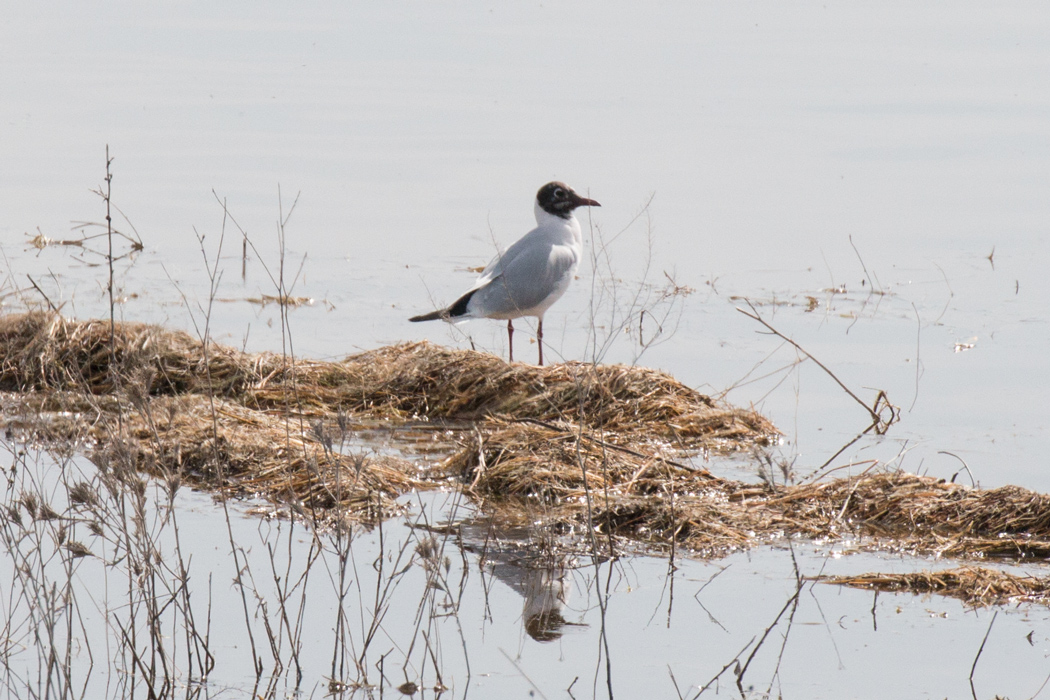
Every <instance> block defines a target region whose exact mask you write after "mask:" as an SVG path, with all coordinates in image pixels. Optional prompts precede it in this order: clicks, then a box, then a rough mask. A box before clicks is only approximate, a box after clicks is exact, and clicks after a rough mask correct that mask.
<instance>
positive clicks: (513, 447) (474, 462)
mask: <svg viewBox="0 0 1050 700" xmlns="http://www.w3.org/2000/svg"><path fill="white" fill-rule="evenodd" d="M443 466H444V468H445V469H446V470H448V472H449V473H451V474H453V475H455V476H457V477H458V478H460V479H461V480H462V481H463V482H464V483H465V484H468V485H469V488H470V489H471V491H472V493H474V494H475V495H476V496H478V497H479V498H483V499H485V500H486V502H487V503H488V505H489V506H491V507H494V508H501V509H504V510H515V509H525V510H528V509H535V507H536V506H537V505H542V506H544V507H545V508H547V509H548V517H551V518H563V519H565V520H566V521H567V522H570V521H571V522H573V523H574V524H582V522H583V521H582V518H584V517H585V516H586V515H587V514H588V512H589V513H590V517H591V519H592V520H591V523H592V524H593V525H597V526H598V527H599V528H600V531H601V532H603V533H605V534H609V535H614V536H618V537H623V538H627V539H630V540H633V541H643V542H646V543H649V544H659V545H669V544H672V543H673V544H676V545H681V546H683V547H686V548H689V549H692V550H694V551H695V552H698V553H701V554H704V555H707V556H719V555H722V554H724V553H726V552H728V551H732V550H734V549H738V548H740V547H749V546H755V545H758V544H764V543H772V542H776V541H778V540H780V539H781V538H783V537H784V536H786V535H796V536H804V537H808V538H814V539H817V538H819V539H828V540H835V539H839V538H842V537H845V536H850V537H853V538H861V539H860V540H859V541H858V544H857V546H858V547H867V548H872V549H886V548H891V549H896V550H902V551H910V552H915V553H932V554H937V555H946V556H963V557H965V556H971V557H983V556H1001V557H1012V558H1025V557H1036V556H1039V557H1045V556H1047V555H1048V554H1050V531H1048V528H1047V523H1048V518H1050V497H1047V496H1043V495H1041V494H1036V493H1032V492H1030V491H1026V490H1025V489H1020V488H1017V487H1007V488H1001V489H994V490H990V491H983V490H981V489H976V488H970V487H965V486H962V485H958V484H949V483H946V482H944V481H941V480H938V479H933V478H930V477H921V476H915V475H911V474H905V473H900V472H879V473H869V474H864V475H861V476H858V477H847V478H842V479H835V480H831V481H827V482H822V483H817V484H804V485H797V486H781V487H777V488H773V487H771V486H768V485H765V484H744V483H741V482H737V481H730V480H726V479H718V478H715V477H713V476H711V475H710V474H708V473H707V472H705V471H703V470H697V469H692V468H689V467H688V466H686V465H683V464H680V463H678V462H675V461H673V460H670V459H668V458H667V457H666V456H663V455H661V454H659V453H658V452H654V451H651V450H650V451H646V452H641V451H635V450H625V449H619V447H618V446H616V445H610V444H608V443H606V442H604V441H601V440H599V439H598V438H596V437H594V436H593V435H588V434H586V433H584V432H582V431H579V430H578V429H577V430H567V429H562V428H560V427H559V426H553V425H552V426H546V427H544V428H543V429H537V428H536V427H535V426H530V425H522V424H513V423H506V424H503V425H502V427H501V429H499V430H494V431H492V432H490V433H488V434H479V435H478V436H477V437H476V438H475V439H474V440H473V441H471V442H469V443H468V444H467V445H465V446H464V448H463V449H462V450H461V451H460V452H459V453H457V454H455V455H453V456H452V457H450V458H449V459H448V460H447V461H446V462H445V464H444V465H443ZM588 494H589V495H590V498H589V500H588V499H587V496H588ZM584 503H589V504H590V510H589V511H587V510H586V509H581V507H580V506H581V504H584Z"/></svg>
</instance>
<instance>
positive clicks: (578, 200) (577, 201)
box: [571, 192, 601, 207]
mask: <svg viewBox="0 0 1050 700" xmlns="http://www.w3.org/2000/svg"><path fill="white" fill-rule="evenodd" d="M571 196H572V203H573V205H574V206H577V207H600V206H601V204H598V202H596V201H595V200H593V199H587V198H586V197H581V196H580V195H578V194H576V193H575V192H573V193H572V195H571Z"/></svg>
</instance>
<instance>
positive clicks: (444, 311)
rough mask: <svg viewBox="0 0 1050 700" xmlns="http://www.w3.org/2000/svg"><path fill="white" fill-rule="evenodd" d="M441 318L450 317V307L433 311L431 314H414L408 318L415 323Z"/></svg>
mask: <svg viewBox="0 0 1050 700" xmlns="http://www.w3.org/2000/svg"><path fill="white" fill-rule="evenodd" d="M439 318H448V309H439V310H438V311H431V312H430V313H429V314H421V315H419V316H413V317H412V318H410V319H408V320H409V321H412V322H413V323H415V322H417V321H436V320H437V319H439Z"/></svg>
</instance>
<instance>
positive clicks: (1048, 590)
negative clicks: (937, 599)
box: [813, 566, 1050, 607]
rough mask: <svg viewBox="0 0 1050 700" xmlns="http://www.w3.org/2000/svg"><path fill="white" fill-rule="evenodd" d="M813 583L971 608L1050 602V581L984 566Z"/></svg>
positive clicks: (833, 578) (826, 578)
mask: <svg viewBox="0 0 1050 700" xmlns="http://www.w3.org/2000/svg"><path fill="white" fill-rule="evenodd" d="M813 580H815V581H821V582H823V583H831V584H836V585H841V586H851V587H853V588H866V589H869V590H876V591H887V592H893V593H899V592H906V593H916V594H920V593H936V594H938V595H944V596H950V597H952V598H957V599H959V600H962V601H963V602H965V603H966V604H967V605H969V606H971V607H981V606H988V605H1001V604H1004V603H1026V602H1030V603H1042V604H1044V605H1045V604H1047V603H1048V602H1050V578H1047V577H1039V576H1019V575H1017V574H1011V573H1007V572H1005V571H997V570H995V569H989V568H986V567H980V566H962V567H958V568H955V569H945V570H942V571H917V572H914V573H909V574H860V575H858V576H818V577H816V578H814V579H813Z"/></svg>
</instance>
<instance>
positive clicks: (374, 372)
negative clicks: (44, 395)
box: [0, 313, 776, 449]
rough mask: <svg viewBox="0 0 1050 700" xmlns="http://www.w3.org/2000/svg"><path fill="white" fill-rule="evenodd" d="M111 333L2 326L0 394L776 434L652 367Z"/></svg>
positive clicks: (14, 319)
mask: <svg viewBox="0 0 1050 700" xmlns="http://www.w3.org/2000/svg"><path fill="white" fill-rule="evenodd" d="M114 341H115V343H114V349H113V357H114V360H115V367H110V357H111V355H110V326H109V323H108V322H103V321H83V322H80V321H70V320H66V319H63V318H62V317H60V316H59V315H57V314H47V313H31V314H23V315H10V316H6V317H0V388H2V389H6V390H8V391H26V390H43V389H61V390H81V391H82V390H85V389H86V390H87V391H90V392H91V393H94V394H104V393H110V392H112V391H114V390H115V389H117V388H119V387H117V386H116V385H117V384H118V383H120V382H121V381H132V382H133V383H140V384H143V385H144V386H145V389H144V390H145V391H146V393H148V394H151V395H181V394H202V395H211V396H219V397H222V398H225V399H228V400H230V401H235V402H237V403H240V404H242V405H244V406H247V407H249V408H281V409H291V410H295V411H297V412H311V413H313V414H316V415H325V414H334V413H336V412H337V411H347V412H353V413H356V414H359V415H360V414H367V415H368V416H369V417H385V418H393V419H401V420H403V419H412V418H424V419H452V420H471V421H476V420H483V419H486V418H490V417H499V416H503V417H513V418H516V419H526V418H531V419H537V420H545V421H550V420H567V421H572V422H576V423H579V424H581V425H586V426H588V427H591V428H596V429H600V430H603V431H605V432H607V433H608V434H609V435H610V436H612V437H611V438H610V439H612V440H617V439H618V440H619V441H621V442H623V441H627V440H631V441H645V440H648V439H653V438H659V439H662V440H673V441H675V443H676V444H678V445H680V446H683V447H685V446H689V447H693V448H699V447H705V448H714V449H732V448H733V446H735V445H739V444H747V445H751V444H755V443H765V442H767V441H768V440H769V438H770V437H771V436H772V435H775V434H776V429H775V428H774V427H773V426H772V424H770V423H769V422H768V421H767V420H766V419H765V418H763V417H762V416H760V415H759V414H757V413H755V412H753V411H745V410H741V409H737V408H733V407H731V406H728V405H726V404H721V403H717V402H715V401H713V400H712V399H710V398H709V397H707V396H704V395H703V394H700V393H699V392H696V391H694V390H693V389H690V388H688V387H686V386H684V385H682V384H680V383H679V382H677V381H675V380H674V379H673V378H672V377H670V376H668V375H666V374H663V373H661V372H657V371H655V370H650V369H645V368H640V367H625V366H621V365H598V366H595V365H589V364H583V363H567V364H564V365H555V366H552V367H533V366H530V365H523V364H508V363H506V362H504V361H502V360H501V359H499V358H497V357H495V356H493V355H489V354H486V353H480V352H473V351H469V350H454V349H449V348H442V347H439V346H435V345H432V344H430V343H425V342H423V343H408V344H402V345H396V346H392V347H385V348H380V349H378V350H373V351H370V352H365V353H361V354H358V355H354V356H351V357H348V358H346V359H345V360H343V361H342V362H319V361H311V360H295V361H294V362H293V361H291V359H290V358H287V357H284V356H281V355H273V354H261V355H251V354H247V353H242V352H239V351H237V350H234V349H232V348H228V347H225V346H221V345H217V344H214V343H209V344H208V345H207V347H205V346H204V345H203V344H202V343H201V342H199V341H198V340H196V339H194V338H193V337H192V336H190V335H188V334H186V333H182V332H179V331H171V330H166V329H162V328H158V327H156V326H149V325H145V324H138V323H120V324H116V326H115V331H114Z"/></svg>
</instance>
